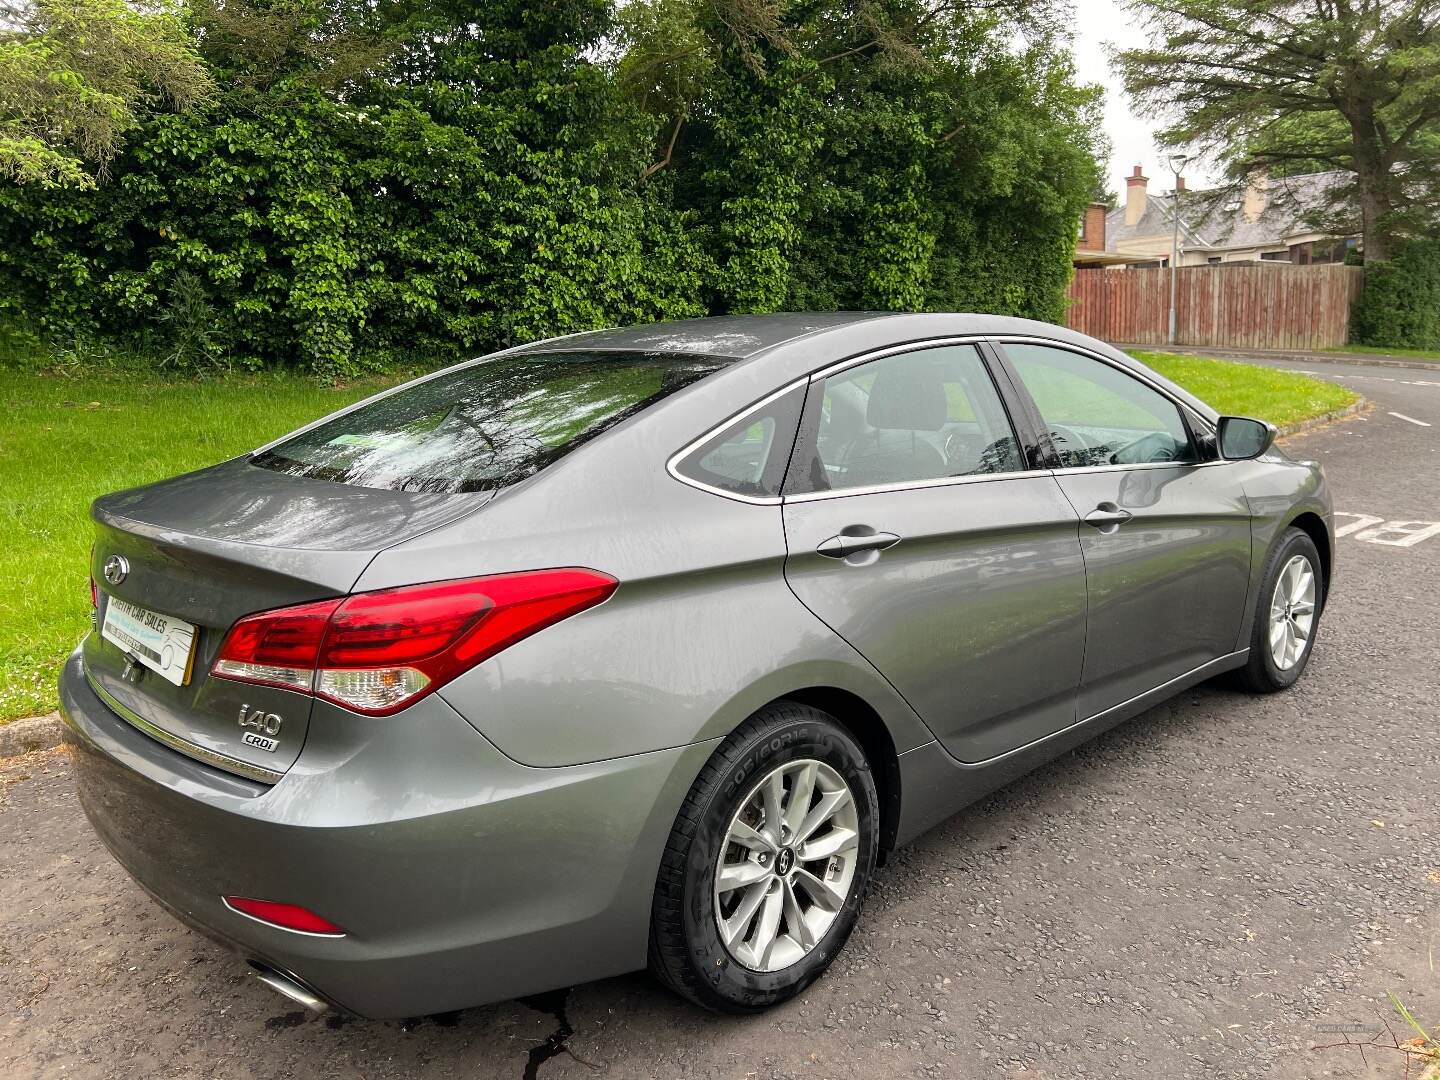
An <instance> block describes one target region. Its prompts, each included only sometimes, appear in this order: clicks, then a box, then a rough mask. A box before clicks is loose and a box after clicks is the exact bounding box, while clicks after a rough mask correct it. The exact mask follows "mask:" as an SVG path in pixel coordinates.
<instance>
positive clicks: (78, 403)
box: [0, 353, 1354, 722]
mask: <svg viewBox="0 0 1440 1080" xmlns="http://www.w3.org/2000/svg"><path fill="white" fill-rule="evenodd" d="M1141 355H1142V357H1143V358H1144V359H1145V360H1146V362H1147V363H1150V364H1152V365H1153V366H1154V367H1155V368H1156V370H1158V371H1161V372H1162V373H1164V374H1165V375H1168V376H1169V377H1170V378H1172V379H1174V380H1175V381H1176V382H1179V383H1180V384H1182V385H1184V386H1186V387H1188V388H1189V389H1191V390H1193V391H1194V392H1195V393H1197V394H1199V395H1200V396H1201V397H1203V398H1205V399H1206V400H1207V401H1209V402H1210V403H1211V404H1212V405H1214V406H1215V407H1216V408H1217V409H1220V410H1222V411H1225V412H1234V413H1242V414H1246V415H1252V416H1259V417H1262V418H1264V419H1267V420H1271V421H1273V422H1274V423H1277V424H1285V423H1290V422H1292V421H1294V420H1298V419H1301V418H1303V417H1306V416H1312V415H1316V414H1319V413H1324V412H1328V411H1329V410H1331V409H1335V408H1339V407H1341V406H1343V405H1346V404H1348V403H1349V402H1350V401H1352V400H1354V395H1352V394H1350V393H1349V392H1348V391H1346V390H1344V389H1341V388H1340V387H1336V386H1333V385H1331V384H1329V383H1321V382H1317V381H1315V380H1313V379H1308V378H1305V377H1303V376H1299V375H1292V374H1288V373H1286V372H1282V371H1274V370H1270V369H1267V368H1258V367H1253V366H1250V365H1247V364H1232V363H1227V362H1222V361H1217V360H1204V359H1198V358H1195V357H1190V356H1166V355H1163V354H1156V353H1146V354H1141ZM382 385H384V383H383V382H381V381H379V380H371V381H367V382H356V383H351V384H348V385H343V386H338V387H335V386H327V385H322V384H320V383H318V382H314V381H312V380H309V379H305V378H300V377H297V376H255V377H239V376H234V377H225V378H212V379H180V378H171V379H165V378H159V377H156V376H154V375H148V374H141V373H137V372H135V371H115V372H105V371H97V372H95V373H90V374H82V375H69V376H61V375H53V374H36V373H32V372H22V371H17V370H8V369H4V368H0V409H3V410H4V414H5V417H6V421H5V424H4V426H3V427H0V469H3V471H4V475H5V478H6V484H5V486H4V491H3V493H0V722H3V721H4V720H9V719H14V718H15V717H19V716H30V715H33V714H35V713H42V712H47V711H49V710H51V709H53V708H54V707H55V692H54V685H55V676H56V673H57V670H58V668H59V665H60V662H61V661H62V660H63V659H64V657H65V654H66V653H67V652H68V651H69V650H70V648H71V647H72V646H73V645H74V644H75V642H76V641H78V640H79V638H80V636H81V634H82V633H84V631H85V629H86V626H87V624H88V621H89V610H90V600H89V592H88V585H87V581H86V565H87V557H88V552H89V548H90V539H91V538H90V526H89V522H88V518H87V508H88V507H89V504H90V501H91V500H92V499H93V498H95V497H96V496H97V495H100V494H103V493H104V492H107V491H114V490H117V489H120V488H125V487H133V486H135V485H137V484H144V483H147V482H149V481H152V480H158V479H160V478H161V477H165V476H172V475H174V474H176V473H180V472H184V471H186V470H189V469H195V468H199V467H201V466H203V465H208V464H211V463H213V462H216V461H221V460H224V459H225V458H227V457H231V456H233V455H235V454H238V453H243V452H244V451H246V450H250V449H253V448H254V447H256V446H259V445H260V444H262V443H264V442H267V441H268V440H270V439H271V438H273V437H275V436H276V435H279V434H282V433H284V432H286V431H288V430H290V429H292V428H295V427H298V426H299V425H300V424H302V423H305V422H306V421H309V420H311V419H314V418H315V417H316V416H319V415H322V414H324V413H326V412H329V411H330V410H332V409H335V408H338V407H340V406H341V405H344V404H347V403H349V402H351V401H353V400H356V399H357V398H360V397H364V396H365V395H367V394H370V393H373V392H374V391H375V390H376V389H379V388H380V387H381V386H382Z"/></svg>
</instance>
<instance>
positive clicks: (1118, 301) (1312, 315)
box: [1065, 263, 1364, 349]
mask: <svg viewBox="0 0 1440 1080" xmlns="http://www.w3.org/2000/svg"><path fill="white" fill-rule="evenodd" d="M1177 277H1178V280H1177V282H1176V300H1175V310H1176V323H1175V326H1176V343H1177V344H1180V345H1212V346H1215V347H1217V348H1236V349H1331V348H1335V347H1336V346H1339V345H1344V344H1345V342H1346V339H1347V337H1348V335H1349V329H1350V305H1351V303H1352V302H1353V301H1354V299H1355V297H1356V296H1357V295H1358V294H1359V292H1360V286H1361V282H1362V280H1363V277H1364V274H1363V271H1362V270H1361V269H1360V268H1359V267H1358V266H1338V265H1336V266H1291V265H1289V264H1288V263H1279V264H1266V263H1232V264H1230V265H1228V266H1226V265H1219V266H1182V267H1180V269H1179V270H1178V271H1177ZM1070 301H1071V303H1070V309H1069V311H1068V312H1067V314H1066V320H1065V321H1066V323H1067V325H1069V326H1070V327H1071V328H1072V329H1074V330H1079V331H1080V332H1081V333H1083V334H1089V335H1090V336H1091V337H1097V338H1100V339H1101V340H1103V341H1110V342H1118V343H1121V344H1134V345H1164V344H1165V343H1166V342H1167V341H1169V339H1170V338H1169V325H1170V271H1169V270H1168V269H1165V268H1153V269H1146V270H1120V269H1108V268H1107V269H1094V270H1090V269H1080V270H1076V271H1075V280H1074V281H1072V282H1071V283H1070Z"/></svg>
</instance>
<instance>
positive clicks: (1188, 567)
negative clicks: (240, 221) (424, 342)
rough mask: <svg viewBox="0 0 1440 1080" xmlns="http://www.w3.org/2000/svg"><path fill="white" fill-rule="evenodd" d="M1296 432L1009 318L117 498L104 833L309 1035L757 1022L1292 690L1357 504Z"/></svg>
mask: <svg viewBox="0 0 1440 1080" xmlns="http://www.w3.org/2000/svg"><path fill="white" fill-rule="evenodd" d="M177 423H183V418H177ZM1273 441H1274V430H1273V429H1271V428H1270V427H1268V426H1267V425H1265V424H1263V423H1260V422H1258V421H1255V420H1249V419H1244V418H1238V417H1221V416H1219V415H1217V414H1216V412H1215V411H1214V410H1213V409H1211V408H1210V407H1208V406H1207V405H1206V404H1205V403H1204V402H1202V401H1199V400H1197V399H1196V398H1194V397H1193V396H1191V395H1190V394H1188V393H1186V392H1185V391H1183V390H1181V389H1180V388H1179V387H1177V386H1175V385H1173V384H1172V383H1170V382H1167V381H1166V380H1165V379H1163V378H1161V377H1160V376H1158V375H1156V374H1155V373H1154V372H1152V371H1150V370H1148V369H1147V368H1145V367H1144V366H1142V365H1141V364H1139V363H1137V362H1136V361H1135V360H1133V359H1131V358H1129V357H1128V356H1126V355H1125V354H1123V353H1121V352H1118V351H1117V350H1115V349H1113V348H1111V347H1109V346H1107V345H1104V344H1102V343H1100V342H1098V341H1094V340H1091V339H1090V338H1087V337H1084V336H1082V335H1079V334H1075V333H1072V332H1069V331H1067V330H1063V329H1060V328H1057V327H1055V326H1050V325H1047V324H1042V323H1036V322H1030V321H1025V320H1018V319H1007V318H996V317H988V316H978V315H943V314H928V315H905V314H894V315H891V314H821V315H808V314H790V315H775V316H764V317H758V316H757V317H730V318H719V319H703V320H696V321H692V322H677V323H669V324H661V325H654V326H642V327H636V328H632V329H624V330H604V331H597V332H593V333H584V334H578V335H574V336H570V337H564V338H559V339H554V340H549V341H543V342H539V343H535V344H531V345H528V346H523V347H519V348H515V349H510V350H507V351H504V352H500V353H496V354H494V355H491V356H487V357H483V358H481V359H478V360H474V361H471V362H469V363H465V364H461V365H459V366H456V367H452V368H448V369H446V370H444V371H440V372H438V373H436V374H433V375H430V376H427V377H425V378H422V379H417V380H416V381H414V382H411V383H408V384H406V385H403V386H400V387H397V388H395V389H393V390H390V391H387V392H385V393H382V394H380V395H378V396H376V397H373V398H371V399H369V400H368V401H364V402H361V403H360V404H357V405H354V406H352V407H350V408H348V409H344V410H342V411H340V412H338V413H335V414H334V415H332V416H329V417H326V418H324V419H322V420H319V421H317V422H315V423H314V424H311V425H310V426H309V427H306V428H302V429H301V430H299V431H297V432H295V433H294V434H291V435H287V436H286V437H284V438H282V439H279V440H277V441H276V442H273V443H271V444H269V445H267V446H263V447H261V448H260V449H258V450H256V451H254V452H253V453H249V454H246V455H244V456H242V457H238V458H235V459H234V460H231V461H226V462H224V463H222V464H219V465H216V466H214V467H212V468H207V469H202V470H200V471H198V472H194V473H189V474H187V475H184V476H179V477H176V478H174V479H172V480H166V481H164V482H161V483H157V484H151V485H149V486H146V487H141V488H135V489H133V490H129V491H122V492H119V493H117V494H114V495H107V496H105V497H103V498H101V499H99V500H97V501H96V503H95V504H94V508H93V517H94V522H95V549H94V555H93V560H92V566H91V573H92V577H93V585H92V595H93V597H94V599H95V610H94V627H93V630H92V632H91V633H90V634H89V635H88V636H87V637H86V638H85V640H84V641H83V642H82V644H81V645H80V647H79V648H78V649H77V650H76V652H75V653H74V655H73V656H72V657H71V658H70V659H69V661H68V662H67V664H66V666H65V668H64V673H63V675H62V678H61V683H60V694H61V699H62V704H63V709H64V714H65V717H66V719H67V721H68V731H69V738H70V739H71V741H72V742H73V744H74V746H75V748H76V752H75V762H76V765H75V772H76V776H77V783H78V790H79V796H80V800H81V802H82V804H83V806H84V808H85V811H86V813H87V814H88V815H89V817H90V820H91V821H92V823H93V824H94V827H95V829H96V831H97V832H98V834H99V836H100V837H101V839H102V840H103V841H104V843H105V844H106V845H107V846H108V847H109V849H110V850H111V851H112V852H113V853H114V856H115V858H116V859H118V860H119V862H120V863H121V864H122V865H123V866H124V867H125V869H126V870H127V871H129V873H130V874H131V875H133V876H134V878H135V879H136V880H137V881H138V882H139V883H140V884H141V885H142V886H144V888H145V889H147V890H148V891H149V892H150V893H151V894H152V895H153V896H154V897H155V898H156V900H158V901H159V902H160V903H161V904H163V905H164V906H165V907H167V908H168V909H169V910H170V911H172V912H173V913H174V914H175V915H176V916H178V917H179V918H180V919H181V920H183V921H184V922H186V923H188V924H190V925H191V926H193V927H196V928H197V929H199V930H201V931H202V932H204V933H206V934H208V935H210V936H211V937H213V938H215V939H217V940H219V941H221V942H223V943H225V944H227V945H228V946H230V947H231V948H233V949H234V950H235V951H236V952H237V953H238V954H239V955H240V957H241V958H243V959H244V960H245V961H247V962H248V963H249V964H250V965H251V966H252V967H253V968H254V970H255V971H256V973H257V974H258V975H259V976H260V977H261V978H262V979H263V980H264V981H265V982H267V983H268V984H269V985H271V986H272V987H274V988H275V989H277V990H279V991H281V992H282V993H284V994H286V995H287V996H289V997H290V998H291V999H293V1000H296V1001H300V1002H303V1003H305V1004H307V1005H309V1006H311V1007H313V1008H316V1009H323V1008H325V1007H327V1006H328V1005H334V1006H337V1007H340V1008H343V1009H345V1010H348V1011H350V1012H353V1013H356V1014H359V1015H362V1016H370V1017H399V1016H413V1015H419V1014H426V1013H434V1012H440V1011H446V1010H452V1009H456V1008H459V1007H462V1006H467V1005H474V1004H479V1003H482V1002H486V1001H492V1000H497V999H503V998H509V997H514V996H518V995H523V994H529V993H535V992H539V991H543V990H547V989H551V988H555V987H559V986H564V985H569V984H573V983H577V982H582V981H587V980H592V979H598V978H601V977H605V976H611V975H615V974H618V973H621V972H626V971H630V970H633V969H637V968H643V967H647V966H648V967H649V968H650V969H651V970H652V971H653V972H654V973H655V974H656V975H657V976H658V977H659V978H660V979H661V980H663V982H665V983H666V984H667V985H669V986H670V987H672V988H673V989H674V990H676V991H677V992H679V993H680V994H682V995H684V996H685V997H687V998H689V999H691V1000H692V1001H694V1002H696V1003H698V1004H700V1005H703V1006H707V1007H709V1008H712V1009H718V1010H727V1011H733V1012H746V1011H753V1010H758V1009H761V1008H764V1007H766V1006H769V1005H773V1004H775V1003H777V1002H780V1001H783V1000H785V999H787V998H789V997H791V996H793V995H795V994H796V993H798V992H800V991H801V990H802V989H804V988H805V987H806V986H807V985H808V984H809V983H811V982H812V981H813V980H814V979H816V978H817V977H818V976H819V975H820V974H821V973H822V972H823V971H824V970H825V968H826V967H827V966H828V965H829V964H830V963H831V962H832V960H833V959H834V958H835V956H836V954H837V952H838V951H839V950H840V949H841V948H842V947H843V945H844V944H845V940H846V938H847V937H848V936H849V934H850V932H851V930H852V928H853V927H854V926H855V922H856V918H857V916H858V913H859V910H860V905H861V902H862V899H863V897H864V895H865V890H866V884H867V881H868V880H869V879H870V877H871V875H872V872H873V871H874V869H875V867H876V865H877V862H879V861H882V860H883V859H884V858H885V856H886V854H887V853H888V852H890V851H891V850H893V849H894V848H895V847H896V846H897V845H899V844H903V843H905V842H906V841H907V840H909V839H911V838H912V837H914V836H915V835H916V834H918V833H920V832H921V831H922V830H925V829H927V828H929V827H930V826H932V825H934V824H936V823H937V822H939V821H941V820H943V819H944V818H946V817H947V816H949V815H952V814H954V813H955V812H956V811H957V810H959V809H960V808H961V807H963V806H965V805H966V804H967V803H970V802H972V801H974V800H975V799H977V798H979V797H981V796H982V795H984V794H986V793H987V792H989V791H992V790H993V789H995V788H996V787H997V786H999V785H1001V784H1004V783H1006V782H1007V781H1009V780H1011V779H1013V778H1015V777H1017V776H1019V775H1020V774H1022V773H1024V772H1026V771H1027V770H1030V769H1033V768H1034V767H1035V766H1036V765H1038V764H1039V763H1041V762H1044V761H1046V760H1047V759H1050V758H1053V757H1054V756H1055V755H1057V754H1059V753H1062V752H1063V751H1065V750H1066V749H1068V748H1070V747H1073V746H1075V745H1076V744H1078V743H1080V742H1081V741H1083V740H1085V739H1088V738H1091V737H1092V736H1094V735H1095V734H1097V733H1098V732H1101V731H1104V730H1105V729H1107V728H1109V727H1111V726H1112V725H1114V724H1116V723H1118V722H1120V721H1122V720H1124V719H1126V718H1127V717H1131V716H1134V715H1135V714H1137V713H1139V712H1141V711H1142V710H1144V709H1146V708H1148V707H1149V706H1151V705H1154V704H1155V703H1156V702H1159V701H1161V700H1163V699H1165V698H1167V697H1169V696H1170V695H1172V694H1175V693H1177V692H1178V691H1180V690H1182V689H1184V688H1186V687H1188V686H1191V685H1193V684H1195V683H1198V682H1200V681H1202V680H1205V679H1209V678H1211V677H1212V676H1216V675H1219V674H1222V673H1229V674H1230V677H1231V678H1232V679H1233V680H1235V681H1238V682H1239V683H1241V684H1243V685H1244V686H1246V687H1248V688H1249V689H1251V690H1253V691H1256V692H1271V691H1278V690H1283V689H1284V688H1285V687H1287V686H1289V685H1291V684H1292V683H1293V682H1294V681H1295V680H1296V679H1297V678H1299V676H1300V675H1301V673H1302V672H1303V671H1304V670H1305V666H1306V663H1307V661H1308V659H1309V657H1310V650H1311V647H1312V644H1313V642H1314V640H1315V634H1316V630H1317V628H1318V620H1319V618H1320V615H1321V610H1322V607H1323V605H1324V601H1325V595H1326V590H1327V587H1328V585H1329V582H1330V577H1331V573H1332V562H1333V550H1334V545H1333V541H1332V537H1333V528H1332V522H1331V509H1330V499H1329V495H1328V493H1327V490H1326V486H1325V481H1324V478H1323V476H1322V474H1321V471H1320V469H1319V467H1318V466H1316V465H1315V464H1313V463H1309V462H1301V461H1295V460H1291V459H1290V458H1289V457H1287V456H1286V455H1285V454H1283V453H1282V452H1281V451H1279V450H1278V449H1275V448H1274V447H1273V446H1272V443H1273ZM1235 722H1236V723H1243V722H1244V715H1243V712H1242V711H1237V714H1236V718H1235Z"/></svg>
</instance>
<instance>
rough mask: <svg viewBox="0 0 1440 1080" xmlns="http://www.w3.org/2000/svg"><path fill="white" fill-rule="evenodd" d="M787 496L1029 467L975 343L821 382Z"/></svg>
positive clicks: (906, 356) (891, 359) (876, 363)
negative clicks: (1023, 461) (809, 429)
mask: <svg viewBox="0 0 1440 1080" xmlns="http://www.w3.org/2000/svg"><path fill="white" fill-rule="evenodd" d="M806 427H807V428H812V427H813V431H807V432H806V433H805V434H803V435H802V436H801V445H802V447H803V449H800V450H797V452H796V464H797V467H796V469H795V470H792V474H791V480H790V481H789V484H790V488H789V490H790V492H791V493H794V494H803V493H808V492H815V491H841V490H845V489H849V488H865V487H876V486H888V485H892V484H908V483H916V482H923V481H928V480H938V479H942V478H949V477H961V476H980V475H986V474H996V473H1011V472H1020V471H1022V470H1023V469H1024V465H1023V464H1022V462H1021V458H1020V452H1019V448H1018V446H1017V445H1016V441H1015V434H1014V432H1013V431H1012V430H1011V427H1010V420H1009V417H1008V416H1007V414H1006V412H1005V406H1004V404H1003V403H1002V402H1001V399H1000V394H999V392H998V391H997V390H996V389H995V384H994V383H993V382H992V381H991V379H990V375H989V372H988V371H986V369H985V365H984V363H983V362H982V361H981V359H980V354H979V353H978V352H976V350H975V347H974V346H973V345H944V346H937V347H934V348H929V349H919V350H915V351H913V352H905V353H898V354H896V355H894V356H884V357H880V358H879V359H876V360H871V361H869V362H867V363H864V364H858V365H856V366H855V367H852V368H846V369H844V370H843V371H840V372H838V373H837V374H834V375H831V376H829V377H828V378H826V379H825V382H824V385H823V394H822V396H821V398H820V402H819V409H818V410H817V411H816V414H815V415H814V417H813V418H811V419H807V422H806Z"/></svg>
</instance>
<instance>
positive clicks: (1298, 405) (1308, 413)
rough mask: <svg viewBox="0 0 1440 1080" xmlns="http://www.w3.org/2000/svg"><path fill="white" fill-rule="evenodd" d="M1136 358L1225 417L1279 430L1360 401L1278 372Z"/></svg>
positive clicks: (1201, 360)
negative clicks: (1252, 420)
mask: <svg viewBox="0 0 1440 1080" xmlns="http://www.w3.org/2000/svg"><path fill="white" fill-rule="evenodd" d="M1131 355H1132V356H1134V357H1135V358H1136V359H1137V360H1139V361H1141V362H1142V363H1144V364H1148V365H1149V366H1150V367H1152V368H1154V369H1155V370H1156V371H1158V372H1159V373H1160V374H1161V375H1164V376H1165V377H1166V378H1167V379H1170V380H1171V381H1172V382H1176V383H1179V384H1180V385H1181V386H1183V387H1184V388H1185V389H1186V390H1189V391H1190V392H1191V393H1192V394H1194V395H1195V396H1197V397H1199V398H1201V399H1202V400H1204V401H1206V402H1208V403H1209V404H1210V405H1211V406H1212V407H1213V408H1215V409H1218V410H1219V411H1220V412H1222V413H1225V414H1227V415H1230V416H1253V417H1255V418H1256V419H1257V420H1268V421H1270V423H1272V424H1274V425H1276V426H1277V427H1284V426H1286V425H1287V424H1296V423H1299V422H1300V421H1302V420H1309V419H1312V418H1313V417H1316V416H1324V415H1325V414H1326V413H1328V412H1334V411H1335V410H1336V409H1343V408H1344V407H1345V406H1347V405H1351V404H1354V403H1355V402H1356V401H1358V400H1359V399H1360V395H1359V394H1356V393H1354V392H1353V391H1351V390H1347V389H1346V388H1345V387H1343V386H1337V385H1335V384H1334V383H1331V382H1325V381H1323V380H1321V379H1312V378H1310V377H1309V376H1308V375H1297V374H1296V373H1295V372H1293V371H1281V370H1279V369H1278V368H1268V367H1259V366H1257V365H1255V364H1242V363H1238V362H1236V361H1232V360H1211V359H1209V358H1207V357H1202V356H1182V355H1181V354H1179V353H1166V352H1136V353H1132V354H1131Z"/></svg>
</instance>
